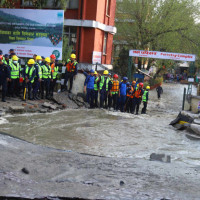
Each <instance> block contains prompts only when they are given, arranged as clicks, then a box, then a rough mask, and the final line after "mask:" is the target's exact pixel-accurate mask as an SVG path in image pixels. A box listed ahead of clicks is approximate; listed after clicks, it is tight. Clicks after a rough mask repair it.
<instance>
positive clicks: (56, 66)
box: [50, 60, 62, 98]
mask: <svg viewBox="0 0 200 200" xmlns="http://www.w3.org/2000/svg"><path fill="white" fill-rule="evenodd" d="M59 66H62V65H60V64H59V63H58V60H55V63H54V65H53V64H51V71H52V76H53V81H51V84H50V96H51V98H53V92H54V89H55V86H56V81H57V76H58V72H59Z"/></svg>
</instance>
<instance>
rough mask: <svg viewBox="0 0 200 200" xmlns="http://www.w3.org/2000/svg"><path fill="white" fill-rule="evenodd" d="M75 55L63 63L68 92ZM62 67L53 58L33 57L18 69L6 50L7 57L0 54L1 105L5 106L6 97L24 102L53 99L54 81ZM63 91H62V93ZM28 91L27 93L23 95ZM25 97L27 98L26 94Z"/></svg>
mask: <svg viewBox="0 0 200 200" xmlns="http://www.w3.org/2000/svg"><path fill="white" fill-rule="evenodd" d="M75 59H76V55H75V54H72V55H71V58H69V59H68V60H67V62H66V63H65V65H66V72H65V85H66V83H67V82H68V79H70V83H71V85H70V89H69V92H71V89H72V84H73V79H74V77H75V75H76V74H77V66H76V65H77V62H76V60H75ZM61 66H63V64H61V63H59V62H58V60H56V56H55V55H54V54H52V55H50V57H46V58H45V57H43V56H40V55H36V54H34V55H33V58H31V59H29V60H28V61H27V63H26V64H25V67H22V66H21V64H20V60H19V58H18V57H17V55H16V54H15V52H14V49H10V51H9V54H5V55H3V52H2V51H1V50H0V86H2V101H3V102H6V97H13V98H15V97H20V98H22V99H23V100H26V97H28V99H29V100H39V99H44V98H46V99H51V98H53V92H54V88H55V85H56V81H57V75H58V73H59V71H61V70H60V69H61ZM66 89H67V88H66V87H65V88H63V90H66ZM26 91H28V92H26ZM26 93H27V94H26Z"/></svg>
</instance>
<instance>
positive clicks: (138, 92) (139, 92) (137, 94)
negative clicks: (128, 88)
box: [135, 88, 142, 99]
mask: <svg viewBox="0 0 200 200" xmlns="http://www.w3.org/2000/svg"><path fill="white" fill-rule="evenodd" d="M135 97H136V98H138V99H139V98H141V97H142V90H141V89H139V88H138V89H137V90H136V92H135Z"/></svg>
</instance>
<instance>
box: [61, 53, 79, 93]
mask: <svg viewBox="0 0 200 200" xmlns="http://www.w3.org/2000/svg"><path fill="white" fill-rule="evenodd" d="M77 64H78V62H77V61H76V55H75V54H74V53H72V54H71V56H70V58H69V59H68V60H67V62H66V63H65V66H66V71H65V82H64V87H65V89H64V91H65V90H67V85H68V80H70V87H69V93H71V90H72V86H73V81H74V79H75V78H76V75H77V73H78V70H77Z"/></svg>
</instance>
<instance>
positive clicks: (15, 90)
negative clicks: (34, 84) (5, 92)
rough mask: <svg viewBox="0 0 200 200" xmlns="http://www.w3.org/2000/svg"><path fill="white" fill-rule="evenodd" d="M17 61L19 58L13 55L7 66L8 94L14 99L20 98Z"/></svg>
mask: <svg viewBox="0 0 200 200" xmlns="http://www.w3.org/2000/svg"><path fill="white" fill-rule="evenodd" d="M18 60H19V58H18V57H17V56H16V55H14V56H13V57H12V61H11V62H10V65H9V66H10V74H11V85H10V90H11V91H10V94H11V96H12V97H15V95H16V96H20V85H19V77H20V69H21V67H20V65H19V62H18Z"/></svg>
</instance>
